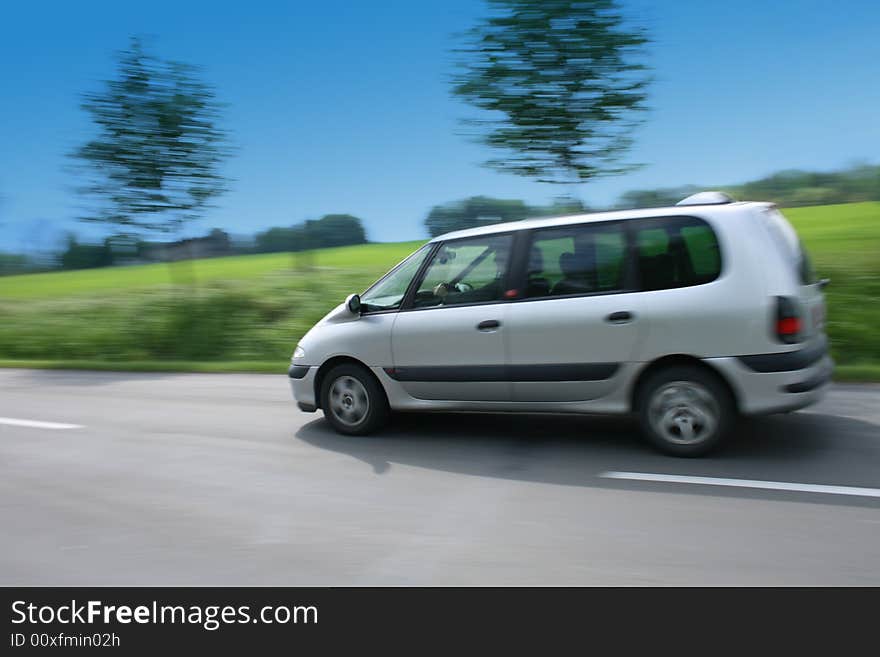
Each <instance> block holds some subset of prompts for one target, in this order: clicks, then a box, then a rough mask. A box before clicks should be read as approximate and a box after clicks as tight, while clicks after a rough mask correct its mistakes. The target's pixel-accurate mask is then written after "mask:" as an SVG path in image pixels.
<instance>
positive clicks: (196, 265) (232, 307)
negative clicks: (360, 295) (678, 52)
mask: <svg viewBox="0 0 880 657" xmlns="http://www.w3.org/2000/svg"><path fill="white" fill-rule="evenodd" d="M784 212H785V215H786V216H787V217H788V218H789V219H790V220H791V221H792V223H793V224H794V225H795V227H796V228H797V229H798V232H799V234H800V236H801V239H802V240H803V241H804V243H805V244H806V246H807V249H808V250H809V251H810V253H811V255H812V258H813V261H814V265H815V268H816V270H817V272H818V274H819V275H820V276H822V277H827V278H830V279H831V285H830V286H829V287H828V288H827V290H826V293H827V298H828V306H829V312H828V319H829V326H828V330H829V334H830V336H831V340H832V345H833V352H834V357H835V359H836V360H837V362H838V363H839V364H840V365H841V368H840V369H839V372H840V376H841V378H846V379H849V380H880V376H878V375H880V336H878V332H877V326H878V323H880V256H878V254H880V203H853V204H846V205H834V206H818V207H807V208H795V209H789V210H785V211H784ZM420 244H422V242H403V243H394V244H367V245H363V246H355V247H343V248H337V249H325V250H321V251H316V252H314V253H312V254H293V255H292V254H268V255H256V256H239V257H232V258H216V259H208V260H198V261H192V262H191V263H184V264H181V265H177V266H175V268H169V267H168V266H167V265H144V266H131V267H115V268H109V269H93V270H84V271H76V272H55V273H47V274H33V275H25V276H9V277H0V365H5V366H12V365H16V364H20V365H25V366H34V367H46V366H51V365H53V364H57V365H64V366H67V367H84V368H102V369H119V368H125V367H129V366H130V367H131V368H132V369H167V370H198V371H243V370H249V369H250V370H253V371H272V370H273V366H272V363H276V362H277V363H279V370H278V371H281V370H283V367H284V363H286V361H287V358H288V357H289V355H290V352H291V349H292V347H293V345H294V344H295V343H296V341H297V339H298V338H299V337H300V336H301V335H302V334H303V333H304V332H305V331H306V330H308V328H309V327H310V326H311V325H312V324H313V323H314V322H315V321H317V320H318V319H319V318H320V317H321V316H322V315H323V314H324V313H325V312H326V311H327V310H328V309H330V308H331V307H333V306H334V305H336V304H338V303H339V302H341V301H342V300H343V299H344V298H345V296H346V295H347V294H349V293H351V292H360V291H362V290H363V289H364V288H365V287H367V286H368V285H369V284H370V283H371V282H372V281H374V280H375V279H376V278H377V277H379V276H380V275H381V274H382V273H384V272H385V271H387V270H388V269H390V268H391V267H392V266H393V265H394V264H396V263H397V262H398V261H399V260H401V259H402V258H403V257H404V256H406V255H407V254H409V253H411V252H412V251H414V250H415V249H416V248H418V246H419V245H420ZM190 278H191V279H192V280H194V282H195V283H194V284H188V285H180V284H174V283H173V281H178V282H179V281H181V280H189V279H190Z"/></svg>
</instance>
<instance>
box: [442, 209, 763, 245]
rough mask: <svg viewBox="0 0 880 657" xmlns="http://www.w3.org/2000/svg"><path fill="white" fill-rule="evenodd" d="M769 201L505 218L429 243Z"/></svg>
mask: <svg viewBox="0 0 880 657" xmlns="http://www.w3.org/2000/svg"><path fill="white" fill-rule="evenodd" d="M769 205H773V204H772V203H765V202H758V201H737V202H735V203H724V204H710V205H679V206H671V207H665V208H639V209H635V210H612V211H610V212H590V213H587V214H574V215H565V216H560V217H541V218H534V219H521V220H520V221H507V222H504V223H500V224H490V225H488V226H478V227H476V228H466V229H464V230H456V231H453V232H451V233H445V234H443V235H438V236H437V237H435V238H433V239H432V240H431V242H444V241H446V240H453V239H460V238H463V237H477V236H479V235H491V234H493V233H506V232H509V231H515V230H531V229H534V228H552V227H555V226H568V225H569V224H585V223H592V222H597V221H616V220H626V219H647V218H653V217H683V216H698V217H706V216H711V215H715V214H731V213H732V212H736V211H739V210H742V209H743V207H745V206H764V207H766V206H769Z"/></svg>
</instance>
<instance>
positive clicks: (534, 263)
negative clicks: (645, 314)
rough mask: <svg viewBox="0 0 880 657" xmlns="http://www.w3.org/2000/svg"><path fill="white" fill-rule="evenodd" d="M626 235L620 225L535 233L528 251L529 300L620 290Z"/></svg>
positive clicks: (544, 230)
mask: <svg viewBox="0 0 880 657" xmlns="http://www.w3.org/2000/svg"><path fill="white" fill-rule="evenodd" d="M625 255H626V235H625V234H624V231H623V228H622V226H621V224H619V223H598V224H577V225H572V226H562V227H559V228H547V229H543V230H536V231H535V232H534V236H533V239H532V245H531V248H530V251H529V259H528V268H527V278H526V281H527V283H526V291H525V296H526V297H528V298H540V297H553V296H562V295H567V294H600V293H606V292H614V291H617V290H621V289H623V277H624V261H625Z"/></svg>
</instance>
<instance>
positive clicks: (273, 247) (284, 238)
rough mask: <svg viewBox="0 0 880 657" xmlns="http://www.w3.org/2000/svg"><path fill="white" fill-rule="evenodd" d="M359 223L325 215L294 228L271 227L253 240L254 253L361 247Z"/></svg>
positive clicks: (363, 235)
mask: <svg viewBox="0 0 880 657" xmlns="http://www.w3.org/2000/svg"><path fill="white" fill-rule="evenodd" d="M366 241H367V234H366V231H365V230H364V226H363V223H362V222H361V220H360V219H358V218H357V217H354V216H352V215H350V214H328V215H324V216H323V217H321V218H320V219H309V220H308V221H306V222H304V223H301V224H297V225H295V226H290V227H287V228H284V227H274V228H269V229H268V230H265V231H262V232H259V233H257V234H256V235H255V236H254V243H255V250H256V251H257V252H258V253H273V252H278V251H292V252H294V251H307V250H309V249H322V248H325V247H330V246H348V245H350V244H365V243H366Z"/></svg>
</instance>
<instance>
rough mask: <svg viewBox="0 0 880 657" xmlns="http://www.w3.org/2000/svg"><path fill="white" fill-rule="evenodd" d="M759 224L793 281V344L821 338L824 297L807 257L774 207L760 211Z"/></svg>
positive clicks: (821, 284) (795, 233) (788, 224)
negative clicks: (795, 326)
mask: <svg viewBox="0 0 880 657" xmlns="http://www.w3.org/2000/svg"><path fill="white" fill-rule="evenodd" d="M761 221H762V223H763V224H764V226H765V227H766V228H767V231H768V232H769V233H770V236H771V239H772V241H773V242H774V243H775V245H776V248H777V249H778V251H779V253H780V254H781V255H782V259H783V261H784V262H785V266H786V267H787V269H788V272H789V274H790V275H791V277H792V279H793V280H794V288H793V290H794V292H795V294H794V295H792V296H793V297H794V298H793V299H791V301H792V303H791V304H790V306H791V307H792V310H793V311H794V314H795V316H796V317H797V318H798V319H799V332H798V334H797V336H796V339H795V340H793V341H796V342H806V341H809V340H811V339H812V338H814V337H816V336H817V335H820V334H824V331H825V296H824V294H823V293H822V288H823V287H824V283H823V282H822V281H819V280H818V279H817V278H816V273H815V272H814V271H813V265H812V263H811V262H810V256H809V254H808V253H807V250H806V249H805V248H804V245H803V244H802V243H801V241H800V239H799V238H798V235H797V232H796V231H795V229H794V228H793V227H792V225H791V224H790V223H789V222H788V220H787V219H786V218H785V217H784V216H783V214H782V213H781V212H780V211H779V209H778V208H776V207H775V206H768V207H767V208H766V209H764V210H762V211H761Z"/></svg>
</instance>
